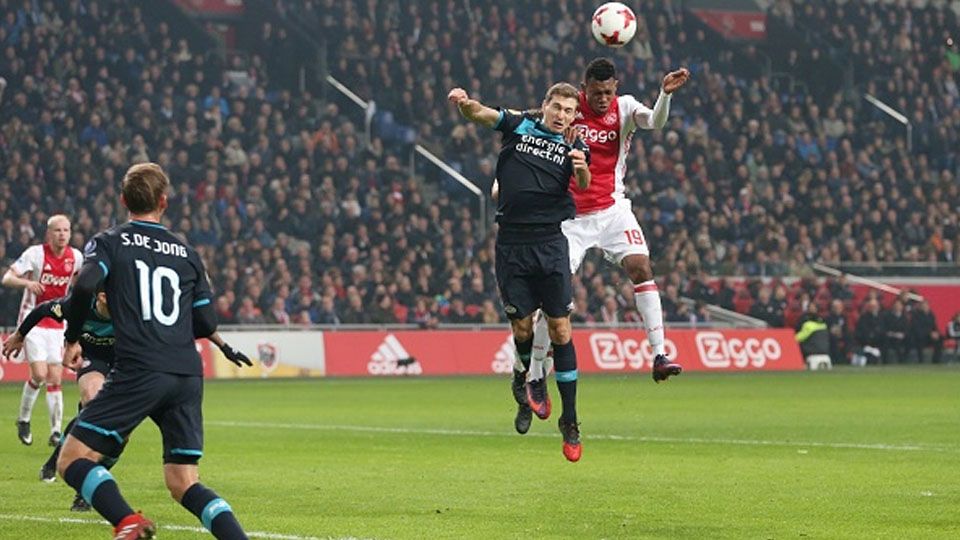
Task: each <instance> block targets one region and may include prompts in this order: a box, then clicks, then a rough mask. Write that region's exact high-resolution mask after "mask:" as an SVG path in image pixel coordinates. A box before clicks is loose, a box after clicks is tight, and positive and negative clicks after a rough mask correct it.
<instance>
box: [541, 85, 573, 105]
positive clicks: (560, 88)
mask: <svg viewBox="0 0 960 540" xmlns="http://www.w3.org/2000/svg"><path fill="white" fill-rule="evenodd" d="M554 97H560V98H573V99H578V98H579V97H580V93H579V92H578V91H577V88H576V87H575V86H573V85H572V84H570V83H565V82H558V83H557V84H554V85H553V86H551V87H550V88H549V89H547V95H546V96H544V98H543V101H544V103H548V102H549V101H550V100H551V99H553V98H554Z"/></svg>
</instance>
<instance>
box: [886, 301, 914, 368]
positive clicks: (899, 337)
mask: <svg viewBox="0 0 960 540" xmlns="http://www.w3.org/2000/svg"><path fill="white" fill-rule="evenodd" d="M880 327H881V331H882V332H883V348H882V349H881V354H880V360H881V362H882V363H899V362H904V361H906V359H907V331H908V330H909V328H908V322H907V315H906V313H905V312H904V311H903V303H902V302H900V300H894V302H893V304H892V305H891V306H890V309H888V310H885V311H884V312H883V313H881V315H880Z"/></svg>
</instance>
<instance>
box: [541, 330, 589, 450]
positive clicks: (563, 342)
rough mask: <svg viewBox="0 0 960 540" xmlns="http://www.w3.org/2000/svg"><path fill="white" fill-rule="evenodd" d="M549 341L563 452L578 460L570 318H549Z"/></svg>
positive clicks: (578, 431) (575, 371) (573, 358)
mask: <svg viewBox="0 0 960 540" xmlns="http://www.w3.org/2000/svg"><path fill="white" fill-rule="evenodd" d="M548 325H549V330H550V343H551V345H552V346H553V364H554V367H555V369H556V378H557V390H558V391H559V393H560V403H561V406H562V407H563V412H562V413H561V414H560V419H559V422H558V425H559V428H560V433H561V434H562V435H563V455H564V456H565V457H566V458H567V459H568V460H570V461H578V460H579V459H580V454H581V453H582V446H581V445H580V424H579V422H578V421H577V379H578V375H577V352H576V350H575V349H574V347H573V341H572V340H571V337H572V336H571V329H570V317H569V316H566V317H556V318H554V317H550V318H549V319H548Z"/></svg>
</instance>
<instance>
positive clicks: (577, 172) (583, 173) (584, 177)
mask: <svg viewBox="0 0 960 540" xmlns="http://www.w3.org/2000/svg"><path fill="white" fill-rule="evenodd" d="M568 155H569V156H570V161H572V162H573V174H574V176H576V177H577V187H579V188H580V189H587V188H588V187H590V165H589V164H588V163H587V155H586V154H585V153H584V152H583V150H571V151H570V153H569V154H568Z"/></svg>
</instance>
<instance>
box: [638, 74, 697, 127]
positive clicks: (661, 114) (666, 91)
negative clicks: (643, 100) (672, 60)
mask: <svg viewBox="0 0 960 540" xmlns="http://www.w3.org/2000/svg"><path fill="white" fill-rule="evenodd" d="M688 80H690V70H688V69H687V68H680V69H678V70H676V71H671V72H670V73H667V74H666V75H665V76H664V77H663V84H662V85H661V87H660V95H658V96H657V102H656V103H654V105H653V109H647V108H646V107H643V106H641V107H640V110H638V111H637V112H636V113H635V114H634V120H635V122H636V124H637V127H639V128H641V129H663V126H665V125H667V118H669V116H670V97H671V95H672V94H673V93H674V92H676V91H677V90H679V89H680V88H681V87H683V85H685V84H687V81H688Z"/></svg>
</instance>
